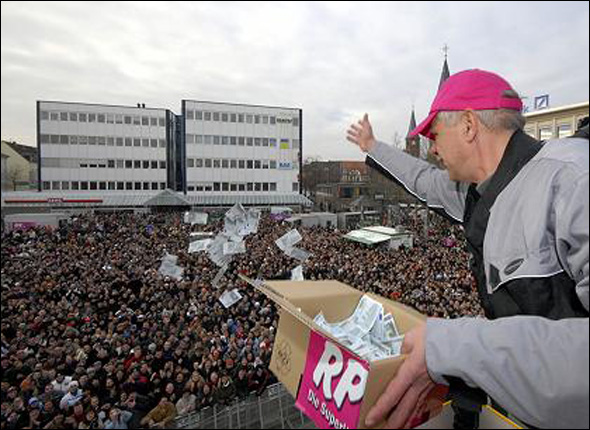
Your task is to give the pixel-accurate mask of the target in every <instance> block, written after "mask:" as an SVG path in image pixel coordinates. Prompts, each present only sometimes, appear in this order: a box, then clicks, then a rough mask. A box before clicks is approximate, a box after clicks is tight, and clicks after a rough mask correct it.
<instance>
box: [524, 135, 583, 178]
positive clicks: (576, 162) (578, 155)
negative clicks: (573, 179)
mask: <svg viewBox="0 0 590 430" xmlns="http://www.w3.org/2000/svg"><path fill="white" fill-rule="evenodd" d="M533 160H534V161H536V162H538V163H539V164H542V165H543V166H547V167H548V168H550V167H552V168H553V169H571V170H575V171H577V172H579V173H584V172H586V173H587V172H588V168H589V145H588V140H586V139H582V138H565V139H553V140H548V141H547V142H545V143H544V144H543V148H542V149H541V150H540V151H539V153H538V154H537V156H536V157H534V158H533Z"/></svg>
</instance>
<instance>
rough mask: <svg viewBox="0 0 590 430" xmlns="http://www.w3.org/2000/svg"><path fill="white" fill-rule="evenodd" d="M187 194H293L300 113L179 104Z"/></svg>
mask: <svg viewBox="0 0 590 430" xmlns="http://www.w3.org/2000/svg"><path fill="white" fill-rule="evenodd" d="M182 113H183V117H184V121H185V122H184V124H185V125H184V141H185V144H186V147H185V148H186V152H185V153H186V189H187V191H188V193H189V194H191V193H193V194H209V193H215V194H221V195H238V194H239V195H244V194H246V195H247V194H262V193H263V194H282V195H285V194H299V178H300V167H301V166H300V163H301V150H302V148H301V146H302V143H301V140H302V137H301V128H302V126H301V121H302V118H301V115H302V114H301V110H300V109H293V108H278V107H265V106H253V105H237V104H226V103H213V102H198V101H188V100H185V101H183V103H182Z"/></svg>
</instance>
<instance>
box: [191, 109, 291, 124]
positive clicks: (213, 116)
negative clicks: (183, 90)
mask: <svg viewBox="0 0 590 430" xmlns="http://www.w3.org/2000/svg"><path fill="white" fill-rule="evenodd" d="M185 115H186V119H187V121H205V122H228V123H236V124H263V125H277V124H290V125H292V126H293V127H299V117H298V116H295V117H277V116H274V115H255V114H245V113H233V112H211V111H203V110H192V109H187V110H186V111H185Z"/></svg>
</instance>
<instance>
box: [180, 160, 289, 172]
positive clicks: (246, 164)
mask: <svg viewBox="0 0 590 430" xmlns="http://www.w3.org/2000/svg"><path fill="white" fill-rule="evenodd" d="M186 167H188V168H190V169H192V168H196V169H248V170H252V169H255V170H258V169H264V170H267V169H271V170H274V169H279V170H296V169H298V168H299V163H297V162H291V161H278V162H277V161H276V160H237V159H227V158H221V159H219V158H187V159H186Z"/></svg>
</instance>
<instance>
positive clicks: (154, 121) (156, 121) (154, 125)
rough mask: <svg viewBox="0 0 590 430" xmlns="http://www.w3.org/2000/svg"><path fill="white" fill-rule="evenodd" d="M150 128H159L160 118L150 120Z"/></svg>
mask: <svg viewBox="0 0 590 430" xmlns="http://www.w3.org/2000/svg"><path fill="white" fill-rule="evenodd" d="M150 126H151V127H157V126H158V118H156V117H155V116H153V117H151V118H150Z"/></svg>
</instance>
